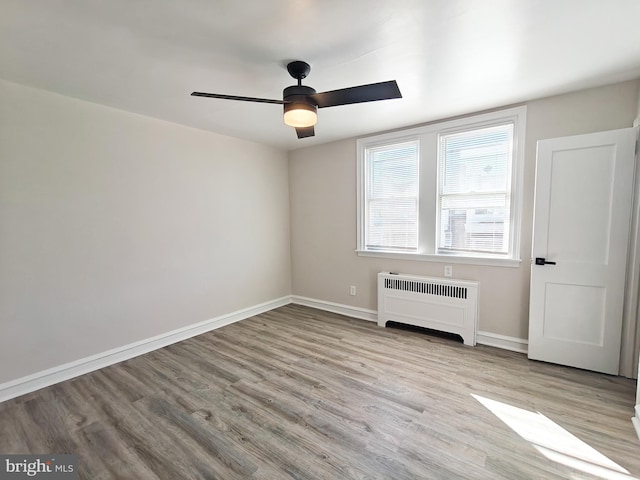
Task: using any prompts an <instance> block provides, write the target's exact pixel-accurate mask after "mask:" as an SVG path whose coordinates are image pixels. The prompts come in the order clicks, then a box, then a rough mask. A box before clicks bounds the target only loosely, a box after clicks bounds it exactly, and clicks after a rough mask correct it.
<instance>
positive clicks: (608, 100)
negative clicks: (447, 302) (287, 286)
mask: <svg viewBox="0 0 640 480" xmlns="http://www.w3.org/2000/svg"><path fill="white" fill-rule="evenodd" d="M638 88H639V82H638V80H634V81H629V82H624V83H620V84H616V85H610V86H605V87H601V88H594V89H589V90H583V91H579V92H574V93H569V94H565V95H559V96H555V97H549V98H544V99H540V100H535V101H531V102H528V103H527V131H526V144H525V172H524V211H523V228H522V245H521V255H522V263H521V265H520V266H519V267H516V268H513V267H489V266H475V265H459V264H454V265H453V276H454V277H455V278H460V279H468V280H477V281H479V282H480V289H481V290H480V315H479V316H480V323H479V330H481V331H484V332H490V333H494V334H499V335H506V336H510V337H515V338H520V339H526V338H527V336H528V308H529V305H528V303H529V273H530V252H531V233H532V219H533V192H534V177H535V158H536V142H537V141H538V140H540V139H544V138H552V137H560V136H567V135H574V134H580V133H589V132H596V131H601V130H611V129H616V128H624V127H630V126H631V124H632V121H633V119H634V117H635V116H636V111H637V105H638ZM289 178H290V191H291V207H290V208H291V248H292V250H291V252H292V253H291V257H292V277H293V293H294V295H300V296H303V297H309V298H313V299H317V300H322V301H328V302H335V303H339V304H343V305H349V306H354V307H359V308H365V309H372V310H376V309H377V305H376V283H375V282H376V277H375V275H376V273H377V272H379V271H396V272H403V273H410V274H419V275H428V276H442V275H443V264H442V263H435V262H415V261H407V260H389V259H379V258H370V257H358V256H357V255H356V253H355V249H356V140H355V139H350V140H345V141H341V142H335V143H331V144H325V145H320V146H317V147H310V148H305V149H300V150H296V151H294V152H291V154H290V156H289ZM349 285H356V286H357V288H358V295H357V296H355V297H352V296H350V295H349Z"/></svg>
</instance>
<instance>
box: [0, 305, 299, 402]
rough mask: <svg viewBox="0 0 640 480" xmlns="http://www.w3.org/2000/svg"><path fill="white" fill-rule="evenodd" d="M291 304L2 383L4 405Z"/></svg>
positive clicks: (259, 309)
mask: <svg viewBox="0 0 640 480" xmlns="http://www.w3.org/2000/svg"><path fill="white" fill-rule="evenodd" d="M289 303H291V297H290V296H286V297H282V298H279V299H276V300H272V301H269V302H265V303H261V304H259V305H255V306H253V307H249V308H245V309H242V310H238V311H236V312H233V313H229V314H226V315H221V316H219V317H216V318H212V319H211V320H205V321H203V322H199V323H195V324H193V325H189V326H187V327H183V328H178V329H176V330H172V331H170V332H167V333H163V334H160V335H156V336H155V337H151V338H148V339H145V340H141V341H139V342H134V343H130V344H128V345H124V346H122V347H118V348H114V349H112V350H107V351H106V352H101V353H98V354H96V355H91V356H90V357H86V358H81V359H79V360H75V361H73V362H69V363H65V364H62V365H58V366H56V367H53V368H49V369H47V370H43V371H41V372H38V373H34V374H32V375H28V376H26V377H22V378H18V379H16V380H10V381H9V382H5V383H2V384H0V402H4V401H5V400H9V399H10V398H15V397H19V396H20V395H24V394H26V393H30V392H33V391H35V390H39V389H41V388H44V387H48V386H50V385H53V384H55V383H58V382H62V381H65V380H69V379H71V378H74V377H77V376H79V375H84V374H85V373H89V372H93V371H94V370H98V369H100V368H104V367H108V366H110V365H113V364H116V363H119V362H122V361H124V360H129V359H130V358H133V357H137V356H138V355H142V354H145V353H149V352H151V351H153V350H157V349H159V348H162V347H166V346H168V345H171V344H173V343H176V342H180V341H182V340H186V339H188V338H191V337H195V336H196V335H200V334H202V333H205V332H209V331H211V330H215V329H216V328H220V327H224V326H225V325H229V324H231V323H235V322H238V321H240V320H244V319H246V318H249V317H252V316H254V315H258V314H260V313H264V312H267V311H269V310H273V309H274V308H278V307H282V306H284V305H287V304H289Z"/></svg>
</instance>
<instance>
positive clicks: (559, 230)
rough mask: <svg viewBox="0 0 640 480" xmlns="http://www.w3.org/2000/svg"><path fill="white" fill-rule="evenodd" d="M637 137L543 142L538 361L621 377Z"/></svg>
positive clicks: (535, 321) (537, 233)
mask: <svg viewBox="0 0 640 480" xmlns="http://www.w3.org/2000/svg"><path fill="white" fill-rule="evenodd" d="M637 130H638V129H637V128H625V129H622V130H612V131H609V132H599V133H593V134H588V135H577V136H573V137H563V138H554V139H550V140H541V141H539V142H538V156H537V163H536V191H535V194H536V196H535V214H534V225H533V252H532V257H533V259H532V261H533V264H532V266H531V297H530V307H529V358H531V359H535V360H544V361H547V362H552V363H559V364H562V365H569V366H573V367H579V368H584V369H587V370H595V371H598V372H604V373H609V374H614V375H616V374H617V373H618V364H619V359H620V335H621V331H622V308H623V301H624V288H625V274H626V262H627V249H628V243H629V228H630V222H631V210H632V203H633V184H634V172H635V169H634V166H635V144H636V137H637ZM552 262H553V263H552Z"/></svg>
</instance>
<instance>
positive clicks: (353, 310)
mask: <svg viewBox="0 0 640 480" xmlns="http://www.w3.org/2000/svg"><path fill="white" fill-rule="evenodd" d="M291 302H292V303H297V304H298V305H304V306H306V307H312V308H317V309H318V310H325V311H327V312H333V313H340V314H341V315H346V316H347V317H353V318H359V319H361V320H368V321H370V322H377V321H378V312H377V310H369V309H366V308H360V307H352V306H351V305H344V304H341V303H333V302H326V301H324V300H317V299H315V298H308V297H301V296H299V295H293V296H292V297H291Z"/></svg>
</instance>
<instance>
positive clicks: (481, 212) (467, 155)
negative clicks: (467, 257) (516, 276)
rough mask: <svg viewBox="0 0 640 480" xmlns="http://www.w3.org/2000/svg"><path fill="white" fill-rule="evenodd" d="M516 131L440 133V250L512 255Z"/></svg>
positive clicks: (494, 129) (498, 128)
mask: <svg viewBox="0 0 640 480" xmlns="http://www.w3.org/2000/svg"><path fill="white" fill-rule="evenodd" d="M513 130H514V125H513V123H508V124H504V125H498V126H492V127H488V128H481V129H474V130H468V131H464V132H457V133H452V134H444V135H440V149H439V153H438V156H439V169H440V178H439V189H438V214H439V225H440V229H439V235H438V237H439V238H438V247H439V250H445V251H446V250H452V251H467V252H485V253H486V252H488V253H495V254H507V253H508V249H509V231H510V228H509V219H510V204H509V203H510V202H509V199H510V197H511V193H510V188H511V185H510V183H511V182H510V179H511V160H512V152H513Z"/></svg>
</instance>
